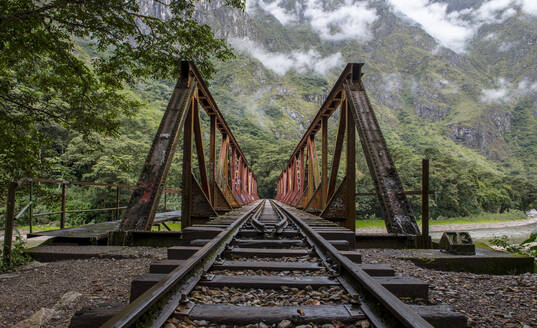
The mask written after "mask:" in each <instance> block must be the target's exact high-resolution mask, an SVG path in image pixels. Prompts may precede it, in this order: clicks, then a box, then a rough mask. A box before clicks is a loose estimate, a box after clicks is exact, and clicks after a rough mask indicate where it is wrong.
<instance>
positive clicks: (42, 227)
mask: <svg viewBox="0 0 537 328" xmlns="http://www.w3.org/2000/svg"><path fill="white" fill-rule="evenodd" d="M79 226H80V225H70V226H66V228H72V227H79ZM15 228H17V230H19V231H25V232H29V231H30V226H29V225H23V226H16V227H15ZM58 229H60V226H59V225H58V224H56V223H49V224H38V225H33V226H32V232H38V231H50V230H58Z"/></svg>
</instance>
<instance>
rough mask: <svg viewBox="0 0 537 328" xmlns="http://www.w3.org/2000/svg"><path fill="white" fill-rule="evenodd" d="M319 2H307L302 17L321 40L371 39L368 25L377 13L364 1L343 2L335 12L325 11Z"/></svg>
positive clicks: (314, 0) (319, 0) (346, 0)
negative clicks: (307, 20) (308, 22)
mask: <svg viewBox="0 0 537 328" xmlns="http://www.w3.org/2000/svg"><path fill="white" fill-rule="evenodd" d="M323 3H324V2H323V1H321V0H308V1H307V3H306V8H305V10H304V17H306V18H308V19H309V20H310V25H311V27H312V28H313V30H314V31H315V32H317V33H318V34H319V36H320V37H321V39H325V40H331V41H341V40H349V39H353V40H360V41H366V40H369V39H371V36H372V35H371V30H370V25H371V24H372V23H373V22H375V21H376V20H377V18H378V16H377V11H376V10H375V9H374V8H369V7H368V5H367V2H365V1H363V2H362V1H355V2H353V1H352V0H345V3H344V4H343V5H340V6H338V7H337V9H335V10H325V9H324V6H323Z"/></svg>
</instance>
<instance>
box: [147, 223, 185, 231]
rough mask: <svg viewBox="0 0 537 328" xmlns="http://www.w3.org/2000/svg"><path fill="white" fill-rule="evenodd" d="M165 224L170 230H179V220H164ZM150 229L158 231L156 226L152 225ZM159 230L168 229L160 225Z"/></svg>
mask: <svg viewBox="0 0 537 328" xmlns="http://www.w3.org/2000/svg"><path fill="white" fill-rule="evenodd" d="M166 225H167V226H168V227H169V228H170V229H171V230H172V231H179V230H181V222H166ZM151 230H152V231H158V227H157V226H153V228H152V229H151ZM160 231H168V229H166V228H165V227H164V226H161V227H160Z"/></svg>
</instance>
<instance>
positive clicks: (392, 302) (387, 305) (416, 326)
mask: <svg viewBox="0 0 537 328" xmlns="http://www.w3.org/2000/svg"><path fill="white" fill-rule="evenodd" d="M273 203H274V204H275V205H276V206H277V207H278V208H279V209H281V210H282V212H283V213H285V214H286V215H287V217H288V218H289V219H291V220H292V221H293V222H294V223H295V224H296V225H297V226H299V227H300V228H301V230H302V231H303V232H305V233H306V234H307V235H308V237H310V239H311V240H312V241H313V242H314V243H315V244H316V246H317V248H318V249H321V250H324V251H325V252H326V253H327V255H328V256H330V257H331V258H332V259H333V260H335V261H336V262H337V263H338V264H339V265H340V268H341V270H344V271H345V272H346V273H348V274H349V275H350V276H351V278H352V279H354V281H355V282H357V283H358V285H359V286H361V287H362V288H361V289H360V290H361V291H365V292H366V293H367V294H369V295H362V301H364V302H366V304H365V305H366V306H365V307H366V308H367V310H368V311H367V312H371V311H374V310H375V308H377V307H376V306H374V305H373V306H371V304H368V303H371V300H374V301H376V302H378V303H380V305H381V306H382V308H384V309H385V310H387V312H388V313H389V314H391V318H388V316H378V317H377V318H382V321H383V324H384V325H385V326H386V327H401V326H404V327H409V328H432V327H433V326H432V325H431V324H429V323H428V322H427V321H426V320H425V319H423V318H422V317H421V316H420V315H419V314H417V313H416V312H415V311H414V310H412V309H411V308H410V307H409V306H408V305H407V304H405V303H403V302H402V301H401V300H400V299H399V298H397V297H396V296H395V295H393V294H392V293H391V292H389V291H388V290H387V289H386V288H384V286H382V285H381V284H380V283H378V282H377V281H376V280H375V279H373V278H371V276H369V274H367V273H366V272H365V271H363V270H362V269H361V268H360V267H358V266H357V265H355V264H354V263H353V262H352V261H351V260H349V259H348V258H347V257H345V256H343V255H341V254H340V253H339V251H338V250H337V249H336V248H335V247H334V246H333V245H332V244H330V243H329V242H328V241H327V240H326V239H324V238H323V237H322V236H321V235H320V234H319V233H318V232H316V231H315V230H313V229H312V228H311V227H310V226H309V225H308V224H306V223H305V222H304V221H303V220H302V219H300V218H298V217H296V216H294V215H293V214H292V213H291V212H289V211H288V210H287V209H286V208H285V207H284V206H282V205H281V203H280V202H277V201H273ZM390 319H391V320H390Z"/></svg>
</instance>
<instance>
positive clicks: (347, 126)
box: [276, 63, 419, 235]
mask: <svg viewBox="0 0 537 328" xmlns="http://www.w3.org/2000/svg"><path fill="white" fill-rule="evenodd" d="M362 66H363V64H361V63H358V64H357V63H351V64H347V66H346V67H345V69H344V70H343V72H342V73H341V75H340V76H339V78H338V80H337V82H336V83H335V85H334V87H333V88H332V90H331V91H330V93H329V94H328V97H327V98H326V100H325V101H324V103H323V105H322V106H321V108H320V110H319V112H318V113H317V115H316V116H315V118H314V119H313V121H312V123H311V125H310V126H309V128H308V130H307V131H306V133H305V134H304V136H303V137H302V139H301V140H300V142H299V144H298V145H297V147H296V149H295V151H294V152H293V154H292V155H291V158H290V159H289V162H288V163H287V166H286V167H285V169H284V170H283V171H282V173H281V175H280V177H279V179H278V183H277V190H276V199H277V200H279V201H281V202H283V203H286V204H289V205H292V206H295V207H297V208H300V209H303V210H305V211H308V212H311V213H315V214H318V215H320V216H321V217H323V218H328V219H331V220H333V221H338V222H340V223H342V224H343V225H344V226H345V227H347V228H349V229H352V230H354V229H355V213H356V205H355V197H356V154H355V140H356V137H355V131H356V130H357V131H358V135H359V139H360V143H361V145H362V149H363V153H364V156H365V158H366V162H367V166H368V168H369V172H370V174H371V177H372V180H373V183H374V186H375V191H376V195H377V197H378V199H379V201H380V204H381V209H382V211H383V216H384V220H385V222H386V228H387V230H388V232H390V233H404V234H412V235H418V234H419V228H418V225H417V223H416V219H415V217H414V214H413V211H412V208H411V207H410V203H409V201H408V199H407V197H406V195H405V191H404V189H403V185H402V183H401V179H400V178H399V175H398V173H397V169H396V168H395V165H394V163H393V160H392V158H391V156H390V151H389V150H388V147H387V145H386V141H385V140H384V136H383V135H382V131H381V130H380V126H379V124H378V121H377V119H376V117H375V113H374V111H373V108H372V106H371V103H370V101H369V98H368V97H367V94H366V91H365V89H364V86H363V83H362V79H361V77H362V73H361V68H362ZM338 109H339V126H338V130H337V137H336V141H335V149H334V154H333V159H332V167H331V168H329V167H328V119H329V118H330V117H331V116H332V115H333V114H334V113H335V112H336V111H337V110H338ZM319 130H320V131H321V133H320V134H321V160H320V162H321V163H320V168H319V161H318V156H317V148H316V146H315V137H316V135H317V133H318V132H319ZM344 142H345V154H346V163H345V164H346V165H345V176H344V178H343V179H342V181H341V182H340V183H339V185H338V184H337V178H338V177H337V175H338V170H339V166H340V162H341V154H342V151H343V144H344Z"/></svg>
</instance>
